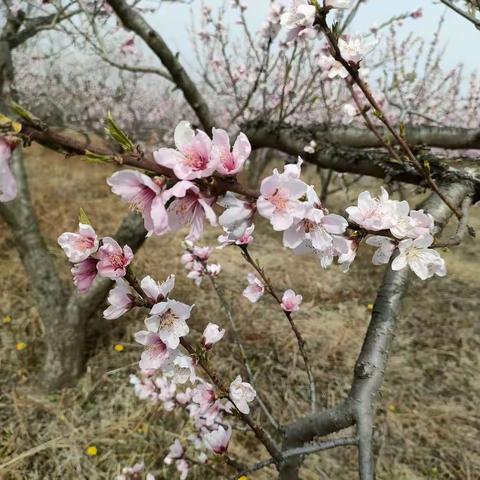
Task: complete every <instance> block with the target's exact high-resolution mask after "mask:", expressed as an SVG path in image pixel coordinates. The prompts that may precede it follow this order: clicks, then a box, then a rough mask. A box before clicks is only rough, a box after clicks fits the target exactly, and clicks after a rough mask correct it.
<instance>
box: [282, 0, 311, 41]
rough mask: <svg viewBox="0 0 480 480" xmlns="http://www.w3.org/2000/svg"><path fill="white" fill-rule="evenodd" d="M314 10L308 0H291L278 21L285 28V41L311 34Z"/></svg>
mask: <svg viewBox="0 0 480 480" xmlns="http://www.w3.org/2000/svg"><path fill="white" fill-rule="evenodd" d="M315 15H316V10H315V7H314V6H313V5H311V4H310V3H309V2H308V0H291V1H290V5H289V6H288V7H287V10H286V11H285V13H283V14H282V15H281V17H280V23H281V25H282V26H283V27H285V28H286V30H287V39H286V41H287V42H290V41H292V40H295V39H296V38H297V37H300V36H311V35H312V32H313V33H314V32H315V31H314V30H313V28H312V27H313V22H314V21H315Z"/></svg>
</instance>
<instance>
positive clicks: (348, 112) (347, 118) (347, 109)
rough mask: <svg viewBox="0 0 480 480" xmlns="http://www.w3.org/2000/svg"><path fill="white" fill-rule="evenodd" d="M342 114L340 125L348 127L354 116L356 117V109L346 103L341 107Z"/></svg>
mask: <svg viewBox="0 0 480 480" xmlns="http://www.w3.org/2000/svg"><path fill="white" fill-rule="evenodd" d="M342 113H343V117H342V123H343V124H344V125H349V124H350V123H352V121H353V119H354V118H355V116H356V115H358V112H357V109H356V108H355V106H354V105H352V104H351V103H346V104H345V105H344V106H343V107H342Z"/></svg>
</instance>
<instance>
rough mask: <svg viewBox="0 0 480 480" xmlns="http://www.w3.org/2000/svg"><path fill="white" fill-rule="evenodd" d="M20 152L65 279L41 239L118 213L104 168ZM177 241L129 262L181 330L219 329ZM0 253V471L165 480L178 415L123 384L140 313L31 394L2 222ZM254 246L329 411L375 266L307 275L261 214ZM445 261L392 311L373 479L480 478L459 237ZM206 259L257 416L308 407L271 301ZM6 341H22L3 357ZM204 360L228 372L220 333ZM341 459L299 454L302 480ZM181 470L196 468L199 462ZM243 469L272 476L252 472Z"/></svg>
mask: <svg viewBox="0 0 480 480" xmlns="http://www.w3.org/2000/svg"><path fill="white" fill-rule="evenodd" d="M32 152H33V153H31V154H30V157H32V156H33V155H34V156H35V158H29V171H30V172H33V169H35V175H33V174H32V176H31V177H32V178H31V189H32V195H33V198H34V201H35V206H36V210H37V213H38V215H39V217H40V219H41V226H42V230H43V232H44V234H45V236H46V238H47V241H48V244H49V246H50V247H51V250H52V252H53V253H54V255H55V256H56V257H57V258H58V266H59V269H60V270H61V271H62V273H63V274H64V275H65V279H68V268H67V265H66V262H65V260H64V259H63V256H62V255H61V254H60V252H59V251H58V248H57V247H56V245H55V238H56V237H57V235H58V234H59V233H61V232H63V231H64V230H70V229H72V228H74V227H75V220H76V215H77V213H78V210H79V208H80V207H83V208H84V209H85V210H86V211H87V212H88V213H89V215H90V216H91V218H92V219H93V220H94V221H95V223H96V224H98V225H102V227H101V231H100V232H99V233H100V234H102V235H107V234H111V233H112V232H113V231H114V230H115V228H116V226H117V224H118V223H119V222H120V219H121V216H122V215H123V214H124V212H126V208H125V206H124V205H123V204H122V203H121V202H120V201H119V200H118V199H116V198H115V197H113V196H112V195H110V194H109V190H108V188H107V186H106V184H105V181H104V179H105V177H106V175H108V173H109V172H110V168H109V167H104V166H88V167H85V166H82V165H80V164H79V162H78V161H77V160H74V159H70V160H61V161H57V160H56V159H55V158H52V157H54V155H53V154H52V153H48V154H45V152H43V151H40V150H39V149H36V150H33V149H32ZM69 163H71V164H72V165H69ZM73 169H74V171H75V175H73ZM59 180H60V181H59ZM355 193H356V192H352V194H351V197H354V196H355V195H354V194H355ZM344 201H345V198H344V197H343V198H340V197H339V198H338V199H336V202H337V203H338V205H341V203H340V202H342V203H344ZM474 214H475V215H476V216H475V217H474V218H473V219H472V223H473V224H474V225H476V226H477V227H478V226H479V224H480V221H479V215H478V211H477V212H474ZM216 233H217V232H214V231H213V230H212V231H209V232H208V234H207V237H206V239H205V242H206V243H207V242H209V243H213V242H214V238H215V235H216ZM180 241H181V235H175V236H173V237H172V236H168V237H164V238H152V239H150V240H149V241H148V242H147V244H146V246H145V247H144V248H143V249H142V250H141V252H140V253H139V254H138V256H137V262H136V270H137V271H138V272H148V273H150V274H152V275H153V276H155V277H156V278H158V279H162V278H164V277H165V276H166V275H167V274H169V273H172V272H174V273H176V274H177V279H178V282H177V286H176V289H175V297H176V298H178V299H181V300H182V301H185V302H187V303H188V302H192V303H193V302H195V303H196V308H195V314H194V316H193V318H192V320H191V325H192V327H193V329H194V330H195V332H196V333H195V332H194V335H198V332H200V331H201V330H202V327H203V326H204V325H205V324H206V323H207V322H208V321H210V320H215V321H217V322H218V323H222V322H224V317H223V316H222V313H221V311H220V309H219V306H218V303H217V302H216V299H215V297H214V294H213V293H212V291H211V290H210V288H209V287H208V285H207V284H205V285H204V286H202V288H201V289H200V290H197V289H196V288H195V287H194V286H193V284H192V283H191V282H190V281H188V280H187V279H186V278H185V275H184V272H183V271H182V268H181V265H180V263H179V253H180ZM0 247H1V248H0V252H1V253H0V259H1V265H2V268H1V270H0V290H1V292H2V293H1V297H0V300H1V303H0V315H1V316H3V315H11V317H12V323H11V324H6V325H5V324H4V325H2V326H1V327H0V334H1V337H0V342H1V353H0V355H1V365H2V370H1V375H0V382H1V383H0V391H1V394H0V459H1V460H0V478H2V479H3V478H4V479H32V480H33V479H39V480H40V479H41V480H44V479H89V480H96V479H111V478H113V477H114V475H115V474H116V473H118V472H119V469H120V466H122V465H131V464H133V463H135V462H136V461H139V460H144V461H145V463H146V464H147V466H148V467H149V468H150V469H151V470H153V471H155V472H156V473H157V474H158V478H164V479H167V478H173V477H172V472H171V471H169V470H167V469H165V468H164V467H163V464H162V459H163V456H164V454H165V449H166V447H167V446H168V445H169V444H170V443H171V441H172V439H173V438H174V437H176V436H178V435H180V436H182V435H186V434H187V433H188V426H187V425H186V422H185V419H184V418H182V417H181V416H180V415H178V414H172V413H171V414H165V413H164V412H162V411H161V410H159V409H158V408H157V407H155V406H151V405H150V404H148V403H142V402H140V401H138V400H137V399H136V397H134V395H133V391H132V389H131V388H130V386H129V385H128V384H127V379H128V374H129V373H131V372H134V371H135V362H136V361H137V359H138V356H139V349H138V348H137V347H136V346H135V345H134V344H133V342H132V332H134V331H135V330H136V329H138V327H139V325H140V324H141V318H140V317H139V316H138V315H135V314H133V315H130V317H129V318H128V320H126V321H120V322H118V323H121V324H124V325H125V329H122V330H118V331H117V330H114V331H113V332H112V338H111V345H109V346H108V347H107V348H105V349H103V350H101V351H98V352H97V353H96V354H95V355H94V356H93V357H92V358H91V359H90V361H89V365H88V371H87V373H86V375H85V377H84V378H83V379H82V380H81V381H80V382H79V384H78V385H77V386H76V387H75V388H72V389H69V390H65V391H63V392H62V393H60V394H58V395H51V396H45V395H42V394H41V393H38V391H36V390H35V389H34V388H33V387H32V383H33V382H32V380H33V379H34V374H35V367H36V366H37V365H38V362H39V357H40V355H39V353H40V352H41V350H42V325H41V320H40V319H39V317H38V314H37V312H36V310H35V304H34V302H33V300H32V298H31V291H30V289H29V286H28V282H27V279H26V278H25V275H24V273H23V270H22V266H21V263H20V260H19V258H18V256H17V254H16V252H15V248H14V245H13V243H12V240H11V238H10V237H9V234H8V231H6V229H5V228H3V229H2V230H1V231H0ZM253 252H254V254H255V255H256V256H258V257H259V258H260V259H261V260H262V262H263V264H264V266H265V268H266V271H267V273H270V275H271V276H272V278H273V279H274V283H275V284H276V285H277V286H278V288H279V289H284V288H285V287H287V286H289V287H292V288H294V289H295V290H296V291H298V292H301V293H302V294H303V295H304V301H305V304H304V308H303V309H302V312H301V313H300V314H299V315H298V324H299V326H300V328H301V330H302V331H303V332H304V334H305V337H306V338H307V342H308V349H309V351H310V352H311V356H312V359H313V363H314V369H315V375H316V378H317V379H318V389H319V391H320V394H321V403H322V405H323V406H328V405H333V404H335V402H337V401H339V400H340V399H342V398H343V397H344V395H345V392H346V391H347V390H348V387H349V382H350V380H351V372H352V365H353V363H354V361H355V357H356V355H357V353H358V351H359V347H360V344H361V341H362V337H363V334H364V332H365V328H366V326H367V323H368V319H369V311H368V307H367V305H368V304H369V303H372V302H373V301H374V299H375V291H376V288H377V287H378V285H379V282H380V280H381V277H382V269H378V268H374V267H373V266H372V265H371V264H370V259H369V252H364V253H363V254H361V255H360V258H359V260H358V261H357V262H356V264H355V265H354V267H353V269H352V271H351V273H350V274H349V275H342V274H341V273H340V272H339V271H338V270H337V269H336V268H331V269H329V270H322V269H321V268H320V267H319V266H318V264H317V263H316V261H315V260H314V259H312V258H309V257H295V256H293V255H291V254H290V253H288V252H284V251H283V248H282V246H281V242H280V238H279V236H278V235H272V234H271V232H270V230H269V229H268V228H267V227H266V226H265V225H263V224H261V223H260V225H259V228H258V231H257V234H256V241H255V244H254V247H253ZM446 256H447V260H448V266H449V270H450V274H449V276H448V277H447V278H446V279H432V280H430V281H428V282H425V283H422V282H420V281H416V280H414V281H413V283H412V286H411V288H410V292H409V295H408V297H407V300H406V303H405V309H404V313H403V315H402V318H401V319H400V328H399V330H398V333H397V336H396V339H395V344H394V347H393V351H392V356H391V360H390V364H389V368H388V373H387V378H386V382H385V385H384V388H383V389H382V395H381V397H380V399H379V408H378V415H377V422H376V425H377V431H376V445H377V446H378V455H377V457H378V477H379V478H380V479H385V480H400V479H402V480H413V479H458V480H473V479H478V478H480V442H479V441H478V431H479V430H478V428H479V426H480V419H479V415H478V398H479V397H480V381H479V375H478V366H479V358H480V357H479V346H480V345H479V344H480V342H479V337H478V334H479V330H478V312H479V305H480V301H479V299H478V289H479V287H480V280H479V275H478V257H479V254H478V249H477V248H476V245H475V244H474V242H473V241H471V240H467V241H466V244H465V246H464V247H462V248H460V249H457V250H455V251H454V252H448V253H447V254H446ZM215 260H218V261H219V262H220V263H221V264H222V265H223V267H224V271H223V272H222V274H221V277H220V279H219V282H221V284H222V285H223V286H224V288H225V290H226V293H227V296H228V297H231V298H233V299H234V300H233V306H234V308H235V311H236V313H237V317H238V323H239V325H240V328H241V331H242V336H243V338H244V339H245V344H246V347H247V351H248V355H249V357H250V358H251V361H252V364H253V367H254V369H255V372H256V385H257V388H258V389H259V390H260V391H262V392H268V397H267V401H268V403H269V404H270V405H271V406H272V410H273V411H274V412H275V415H276V416H277V418H279V419H280V420H281V421H283V422H286V421H288V419H291V418H293V417H294V416H297V415H299V414H301V413H302V412H305V411H306V410H307V403H306V402H305V401H304V400H302V399H305V385H306V378H305V375H304V374H303V373H301V370H300V368H299V367H301V358H299V356H298V353H297V349H296V344H295V342H294V340H293V338H292V335H291V334H290V332H289V329H288V328H287V325H286V324H285V322H284V318H283V316H282V315H281V314H279V312H278V311H276V310H275V309H274V308H273V305H272V304H271V302H270V301H268V300H263V301H262V302H260V303H259V304H255V305H252V304H250V303H248V302H247V301H246V300H244V299H243V298H242V297H241V296H240V295H239V293H240V292H241V290H242V289H243V288H244V283H245V274H246V272H247V271H248V269H247V267H246V265H245V263H244V262H243V261H242V259H241V257H240V254H239V252H237V251H236V250H234V249H225V250H222V251H218V252H216V253H215ZM99 321H102V320H99ZM475 321H477V325H475ZM119 335H121V336H119ZM19 341H24V342H26V343H27V348H26V349H24V350H22V351H17V350H16V349H15V343H16V342H19ZM115 343H122V344H124V345H125V350H124V351H123V352H121V353H117V352H115V351H114V349H113V345H114V344H115ZM215 355H216V357H217V358H218V364H219V365H220V368H221V369H222V370H224V371H225V372H226V374H228V375H229V377H232V378H233V372H234V371H237V369H238V363H237V361H236V359H235V358H232V357H231V352H230V345H229V342H225V341H224V342H221V344H220V345H219V346H218V348H216V350H215ZM286 385H288V386H289V388H286ZM264 397H265V393H264ZM183 425H185V428H183V429H182V426H183ZM242 437H243V438H244V439H243V440H241V438H242ZM89 445H96V446H97V448H98V455H97V456H95V457H88V456H87V455H86V454H85V449H86V448H87V447H88V446H89ZM232 454H233V455H236V456H238V457H239V458H241V459H242V460H244V461H246V462H249V463H251V462H253V460H254V459H260V458H263V457H264V455H265V454H264V452H262V451H260V450H259V449H258V448H257V446H256V445H255V442H253V441H252V438H251V437H250V435H249V434H248V435H241V434H239V433H237V434H236V435H235V437H234V441H233V442H232ZM355 461H356V460H355V452H354V450H353V449H351V448H350V449H344V450H338V451H335V452H332V451H329V452H324V453H322V454H319V455H316V456H311V457H310V458H309V459H308V460H307V461H306V463H305V468H304V469H303V471H302V472H303V473H302V479H305V480H313V479H319V478H321V479H335V480H350V479H352V478H356V475H355ZM193 478H196V479H205V478H211V476H210V475H209V474H207V473H205V471H198V472H196V473H195V474H194V475H193ZM250 478H252V479H268V478H274V476H273V472H272V471H270V472H269V471H265V472H263V473H258V474H254V475H252V476H251V477H250Z"/></svg>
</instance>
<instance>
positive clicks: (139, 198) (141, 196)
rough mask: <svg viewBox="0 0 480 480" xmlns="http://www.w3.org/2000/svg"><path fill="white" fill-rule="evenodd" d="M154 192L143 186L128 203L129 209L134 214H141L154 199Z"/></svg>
mask: <svg viewBox="0 0 480 480" xmlns="http://www.w3.org/2000/svg"><path fill="white" fill-rule="evenodd" d="M155 195H156V194H155V192H154V191H153V190H151V189H150V188H148V187H147V186H146V185H143V186H142V187H141V188H140V191H139V192H138V193H137V194H136V195H135V196H134V197H133V198H132V200H131V201H130V208H131V209H132V210H133V211H134V212H139V213H142V212H143V211H144V210H145V209H146V208H147V206H148V205H149V204H150V203H151V202H152V200H153V199H154V198H155Z"/></svg>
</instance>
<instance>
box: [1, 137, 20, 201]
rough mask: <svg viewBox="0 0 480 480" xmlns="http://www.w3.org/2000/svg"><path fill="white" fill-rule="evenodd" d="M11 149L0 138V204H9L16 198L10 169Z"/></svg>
mask: <svg viewBox="0 0 480 480" xmlns="http://www.w3.org/2000/svg"><path fill="white" fill-rule="evenodd" d="M11 156H12V147H11V146H10V143H8V142H7V141H6V140H5V139H4V138H2V137H0V202H10V201H11V200H13V199H14V198H15V197H16V196H17V182H16V180H15V177H14V176H13V174H12V171H11V169H10V158H11Z"/></svg>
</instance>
